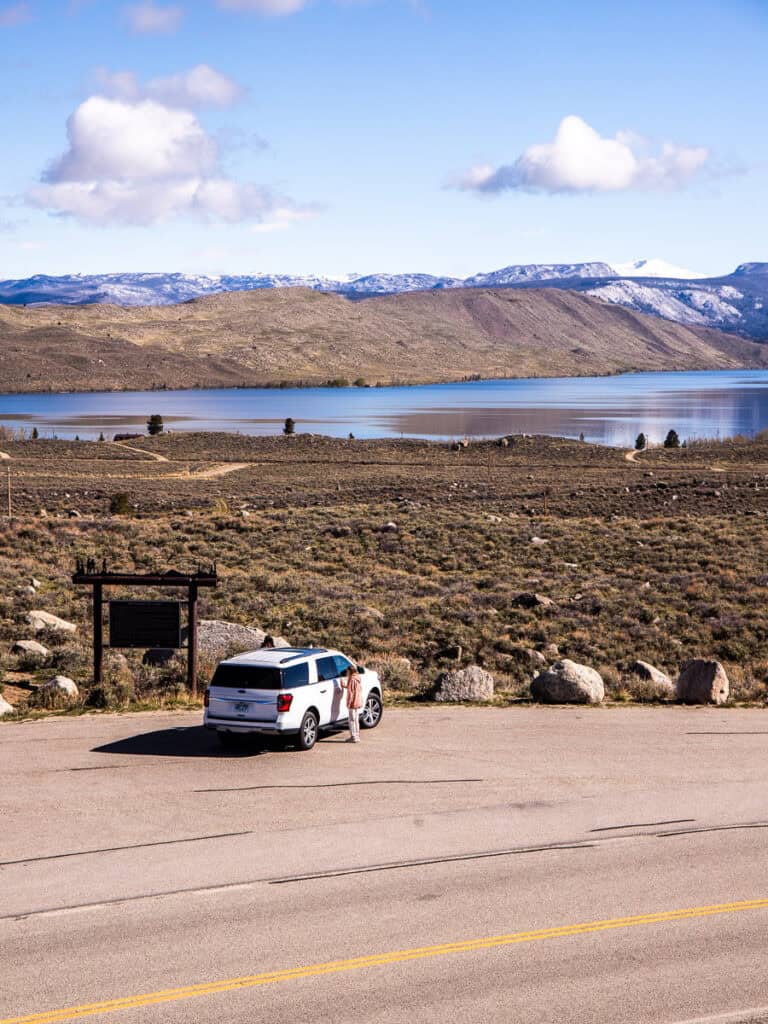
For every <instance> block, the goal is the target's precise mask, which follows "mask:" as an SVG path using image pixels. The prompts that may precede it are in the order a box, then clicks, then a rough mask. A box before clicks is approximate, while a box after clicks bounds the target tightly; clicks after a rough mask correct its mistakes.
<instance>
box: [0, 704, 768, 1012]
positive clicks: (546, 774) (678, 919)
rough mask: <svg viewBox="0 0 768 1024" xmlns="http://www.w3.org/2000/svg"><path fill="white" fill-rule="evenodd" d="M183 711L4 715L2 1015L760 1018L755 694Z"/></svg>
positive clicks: (761, 794)
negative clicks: (378, 709) (342, 717)
mask: <svg viewBox="0 0 768 1024" xmlns="http://www.w3.org/2000/svg"><path fill="white" fill-rule="evenodd" d="M196 722H197V718H196V716H194V715H188V714H151V715H149V714H148V715H132V716H127V715H126V716H114V715H104V716H92V717H84V718H78V719H52V720H47V721H44V722H32V723H22V724H18V725H8V724H6V725H3V726H0V862H2V863H1V864H0V1024H4V1022H5V1024H7V1021H9V1020H10V1021H17V1020H19V1019H27V1018H29V1019H30V1020H34V1021H35V1024H46V1022H53V1021H68V1020H74V1019H78V1020H97V1019H100V1020H104V1021H124V1022H126V1024H145V1022H150V1021H151V1022H155V1021H163V1022H166V1021H168V1022H171V1024H174V1022H179V1024H182V1022H183V1024H196V1022H214V1021H215V1022H217V1024H219V1022H221V1021H226V1022H243V1024H245V1022H248V1024H253V1022H261V1021H269V1022H270V1024H288V1022H291V1024H294V1022H295V1021H297V1020H300V1021H302V1022H315V1021H317V1022H319V1021H328V1020H333V1021H334V1022H339V1024H342V1022H350V1024H351V1022H356V1024H357V1022H376V1024H404V1022H407V1024H422V1022H423V1024H428V1022H429V1024H433V1022H437V1021H440V1022H443V1021H446V1020H448V1021H451V1022H460V1024H480V1022H485V1021H489V1022H490V1021H494V1022H496V1021H503V1022H512V1024H516V1022H526V1024H529V1022H530V1024H536V1022H545V1021H546V1022H550V1021H552V1022H554V1021H579V1022H593V1021H594V1022H601V1024H620V1022H679V1021H694V1020H695V1021H699V1020H702V1019H710V1018H711V1019H713V1020H718V1021H726V1020H733V1021H755V1022H756V1021H768V1010H765V1009H763V1010H761V1008H765V1007H768V872H767V871H766V853H767V852H768V808H766V800H767V799H768V796H767V794H768V789H767V788H766V782H767V781H768V779H767V776H768V758H766V756H765V754H766V752H767V751H768V714H766V713H765V712H761V711H758V710H716V709H693V710H686V709H682V708H669V709H659V708H654V709H639V708H627V709H575V708H573V709H510V710H501V709H465V708H456V709H453V708H450V709H439V708H425V709H418V710H411V709H408V710H390V711H388V712H387V714H386V716H385V718H384V721H383V723H382V725H381V727H380V728H379V729H377V730H376V731H374V732H372V733H366V734H364V737H363V742H362V743H361V744H359V745H351V744H346V743H345V742H344V741H343V740H344V738H343V737H341V736H339V737H330V738H328V739H325V740H323V741H322V742H321V743H320V744H319V745H318V746H317V747H316V748H315V750H314V751H312V752H310V753H298V752H294V751H281V750H277V749H272V750H268V751H266V752H263V753H260V754H257V755H253V756H232V755H230V754H224V753H222V752H221V751H220V750H219V749H218V747H217V745H216V742H215V739H214V738H213V737H211V736H210V735H209V734H207V733H205V732H204V731H203V730H202V729H200V728H199V727H198V726H197V724H196ZM733 1014H735V1016H733Z"/></svg>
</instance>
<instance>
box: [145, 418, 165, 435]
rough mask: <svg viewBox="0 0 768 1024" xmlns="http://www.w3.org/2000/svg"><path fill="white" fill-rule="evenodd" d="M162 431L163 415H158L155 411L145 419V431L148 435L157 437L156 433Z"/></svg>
mask: <svg viewBox="0 0 768 1024" xmlns="http://www.w3.org/2000/svg"><path fill="white" fill-rule="evenodd" d="M162 432H163V417H162V416H158V415H157V413H155V414H154V415H153V416H150V417H149V419H148V420H147V433H148V434H149V436H150V437H157V435H158V434H162Z"/></svg>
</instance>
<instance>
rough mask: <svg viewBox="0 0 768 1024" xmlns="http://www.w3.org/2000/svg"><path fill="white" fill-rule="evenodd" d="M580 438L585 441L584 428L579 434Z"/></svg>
mask: <svg viewBox="0 0 768 1024" xmlns="http://www.w3.org/2000/svg"><path fill="white" fill-rule="evenodd" d="M579 440H580V441H583V440H584V431H583V430H582V432H581V433H580V434H579Z"/></svg>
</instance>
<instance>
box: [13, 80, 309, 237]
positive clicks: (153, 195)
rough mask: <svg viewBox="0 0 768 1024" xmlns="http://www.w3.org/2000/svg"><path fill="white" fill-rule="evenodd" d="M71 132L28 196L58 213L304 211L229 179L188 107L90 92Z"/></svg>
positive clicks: (113, 220)
mask: <svg viewBox="0 0 768 1024" xmlns="http://www.w3.org/2000/svg"><path fill="white" fill-rule="evenodd" d="M67 135H68V138H69V147H68V149H67V151H66V152H65V153H64V154H63V155H62V156H61V157H59V158H58V159H57V160H55V161H54V162H53V163H52V164H51V166H50V167H49V168H48V170H47V171H46V172H45V174H44V175H43V178H42V180H41V182H40V184H39V185H36V186H35V187H34V188H32V189H30V191H29V193H28V195H27V200H28V202H30V203H32V204H33V205H35V206H38V207H41V208H44V209H48V210H50V211H52V212H54V213H56V214H58V215H61V216H69V217H74V218H76V219H77V220H80V221H82V222H85V223H89V224H101V225H104V224H139V225H146V224H155V223H158V222H162V221H167V220H171V219H173V218H176V217H182V216H196V217H200V218H204V219H217V220H223V221H225V222H227V223H232V224H234V223H238V222H241V221H254V222H256V223H259V222H265V223H270V222H271V220H272V219H274V218H277V220H278V221H282V220H285V219H288V220H290V219H291V218H293V219H295V218H297V217H300V216H302V213H303V211H302V209H301V208H300V207H297V206H296V204H295V203H293V202H292V201H291V200H290V199H287V198H286V197H284V196H277V195H273V194H272V193H271V191H270V190H269V189H267V188H264V187H262V186H259V185H254V184H251V183H240V182H236V181H234V180H232V179H231V178H228V177H227V176H226V175H225V174H224V173H223V172H222V171H221V168H220V166H219V154H218V147H217V146H216V143H215V142H214V140H213V139H212V138H211V137H210V135H208V134H207V132H206V131H205V130H204V128H203V126H202V125H201V124H200V122H199V121H198V119H197V117H196V116H195V115H194V114H193V113H192V112H191V111H189V110H180V109H173V108H170V107H166V106H163V105H162V104H160V103H158V102H157V101H155V100H150V99H142V100H139V101H137V102H134V103H130V102H127V101H125V100H119V99H109V98H106V97H103V96H92V97H91V98H90V99H88V100H86V101H85V102H84V103H82V104H81V105H80V106H79V107H78V109H77V110H76V111H75V112H74V114H72V116H71V117H70V118H69V121H68V123H67Z"/></svg>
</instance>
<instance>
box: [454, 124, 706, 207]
mask: <svg viewBox="0 0 768 1024" xmlns="http://www.w3.org/2000/svg"><path fill="white" fill-rule="evenodd" d="M708 158H709V151H708V150H707V149H705V148H703V147H702V146H680V145H677V144H675V143H672V142H666V143H664V144H663V145H662V146H661V148H660V150H658V152H656V153H655V154H654V153H652V152H650V151H649V148H648V146H647V143H646V141H645V140H644V139H642V138H640V137H639V136H636V135H633V134H631V133H629V132H620V133H618V134H617V135H616V137H615V138H602V137H601V136H600V135H599V134H598V133H597V132H596V131H595V130H594V128H592V127H590V125H588V124H587V123H586V121H583V120H582V119H581V118H580V117H576V116H574V115H571V116H570V117H566V118H564V119H563V120H562V121H561V122H560V127H559V128H558V130H557V134H556V135H555V138H554V140H553V141H552V142H545V143H540V144H538V145H535V146H529V147H528V149H526V150H525V151H524V152H523V153H522V154H521V156H519V157H518V158H517V160H515V162H514V163H513V164H508V165H502V166H500V167H493V166H491V165H482V166H477V167H473V168H471V169H470V170H469V171H468V172H466V173H465V174H464V175H462V176H461V177H460V178H459V179H458V180H457V181H454V182H452V184H453V185H455V186H456V187H458V188H462V189H466V190H470V191H476V192H485V193H495V192H502V191H504V190H507V189H512V190H518V191H523V192H549V193H555V192H620V191H626V190H629V189H640V190H649V189H658V190H671V189H678V188H682V187H683V186H685V185H686V184H688V182H690V181H691V180H692V179H693V178H694V176H695V175H696V174H697V173H698V172H699V171H700V170H701V169H702V167H703V166H704V164H705V163H706V162H707V160H708Z"/></svg>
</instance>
